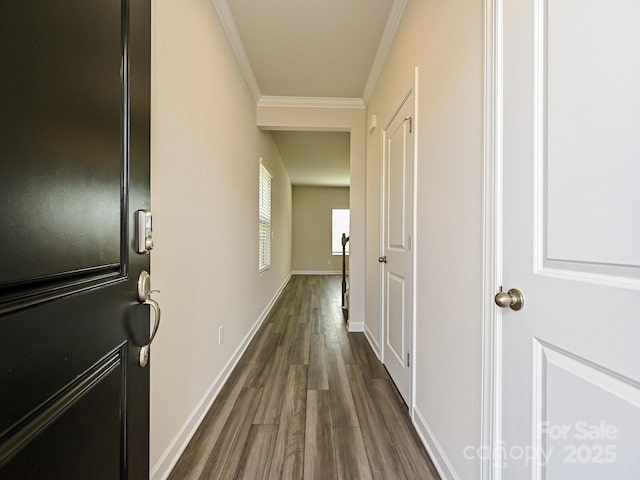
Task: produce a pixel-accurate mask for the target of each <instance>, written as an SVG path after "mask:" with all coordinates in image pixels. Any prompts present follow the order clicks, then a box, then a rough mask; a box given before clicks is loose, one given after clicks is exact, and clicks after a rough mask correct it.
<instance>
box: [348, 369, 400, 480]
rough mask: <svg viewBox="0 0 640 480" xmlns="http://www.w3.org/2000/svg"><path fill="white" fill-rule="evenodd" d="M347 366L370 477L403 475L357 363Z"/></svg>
mask: <svg viewBox="0 0 640 480" xmlns="http://www.w3.org/2000/svg"><path fill="white" fill-rule="evenodd" d="M346 369H347V374H348V375H349V381H350V382H351V389H352V391H353V398H354V401H355V404H356V408H357V411H358V419H359V420H360V430H361V431H362V439H363V440H364V445H365V448H366V450H367V457H368V458H369V466H370V467H371V474H372V477H373V478H374V480H387V479H389V478H394V479H402V478H405V477H404V472H403V469H402V466H401V464H400V459H399V457H398V452H397V451H396V447H395V445H394V444H393V440H392V439H391V435H390V433H389V430H388V429H387V426H386V424H385V423H384V420H383V418H382V415H381V413H380V411H379V410H378V406H377V405H376V404H375V403H374V402H373V399H372V398H371V397H370V395H369V392H368V391H367V386H366V384H365V378H364V375H363V374H362V369H361V367H360V365H347V366H346Z"/></svg>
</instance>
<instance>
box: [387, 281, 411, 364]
mask: <svg viewBox="0 0 640 480" xmlns="http://www.w3.org/2000/svg"><path fill="white" fill-rule="evenodd" d="M405 283H406V282H405V279H404V278H402V277H399V276H398V275H395V274H393V273H390V272H388V273H387V318H391V319H393V320H394V321H391V322H389V324H388V327H387V338H386V344H387V346H388V353H391V354H392V355H393V356H394V357H395V358H394V359H393V360H395V361H396V362H397V363H398V364H403V363H404V362H405V361H406V358H405V354H406V352H407V351H408V350H407V346H406V345H405V321H406V320H407V319H406V318H405V317H406V315H405V313H406V312H405V309H404V306H405V297H406V292H405ZM394 316H395V319H394ZM386 360H391V359H389V358H387V359H386Z"/></svg>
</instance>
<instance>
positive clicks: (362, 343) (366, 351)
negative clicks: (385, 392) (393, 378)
mask: <svg viewBox="0 0 640 480" xmlns="http://www.w3.org/2000/svg"><path fill="white" fill-rule="evenodd" d="M349 345H350V346H351V351H352V352H354V354H355V357H356V358H357V361H356V362H355V363H357V364H358V365H360V366H361V367H362V373H363V374H364V376H365V378H367V379H374V378H375V379H384V380H387V379H389V374H388V373H387V371H386V369H385V368H384V366H383V365H382V363H380V360H378V357H376V354H375V353H374V352H373V350H372V349H371V345H369V340H367V337H366V336H365V334H364V333H362V332H357V333H350V334H349Z"/></svg>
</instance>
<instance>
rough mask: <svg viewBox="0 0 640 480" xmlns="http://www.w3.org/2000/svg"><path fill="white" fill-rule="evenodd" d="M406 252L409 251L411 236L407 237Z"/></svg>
mask: <svg viewBox="0 0 640 480" xmlns="http://www.w3.org/2000/svg"><path fill="white" fill-rule="evenodd" d="M407 250H411V235H409V236H408V237H407Z"/></svg>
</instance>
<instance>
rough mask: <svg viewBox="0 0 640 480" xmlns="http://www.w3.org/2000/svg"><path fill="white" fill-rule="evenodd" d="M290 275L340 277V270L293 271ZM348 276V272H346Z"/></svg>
mask: <svg viewBox="0 0 640 480" xmlns="http://www.w3.org/2000/svg"><path fill="white" fill-rule="evenodd" d="M291 274H292V275H342V270H293V271H292V272H291ZM347 275H349V272H347Z"/></svg>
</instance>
